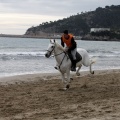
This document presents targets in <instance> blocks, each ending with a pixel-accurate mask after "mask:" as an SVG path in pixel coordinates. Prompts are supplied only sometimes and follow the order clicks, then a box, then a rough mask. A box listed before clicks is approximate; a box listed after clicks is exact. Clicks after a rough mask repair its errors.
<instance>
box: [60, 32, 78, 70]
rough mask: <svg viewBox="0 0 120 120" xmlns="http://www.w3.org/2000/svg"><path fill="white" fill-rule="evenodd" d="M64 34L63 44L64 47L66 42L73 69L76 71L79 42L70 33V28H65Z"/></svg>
mask: <svg viewBox="0 0 120 120" xmlns="http://www.w3.org/2000/svg"><path fill="white" fill-rule="evenodd" d="M63 33H64V34H63V35H62V37H61V45H62V46H63V47H64V43H65V45H66V47H65V51H66V52H68V55H69V56H70V59H71V62H72V67H71V71H76V50H77V44H76V42H75V40H74V37H73V35H71V34H68V30H65V31H64V32H63Z"/></svg>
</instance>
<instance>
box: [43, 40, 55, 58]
mask: <svg viewBox="0 0 120 120" xmlns="http://www.w3.org/2000/svg"><path fill="white" fill-rule="evenodd" d="M55 43H56V41H55V40H50V44H49V46H48V49H47V52H46V54H45V57H47V58H49V57H50V56H51V55H52V53H53V51H54V49H55Z"/></svg>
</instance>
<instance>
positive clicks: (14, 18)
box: [0, 0, 120, 34]
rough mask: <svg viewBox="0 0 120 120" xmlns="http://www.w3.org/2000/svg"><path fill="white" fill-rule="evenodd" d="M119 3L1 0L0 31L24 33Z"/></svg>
mask: <svg viewBox="0 0 120 120" xmlns="http://www.w3.org/2000/svg"><path fill="white" fill-rule="evenodd" d="M119 4H120V0H49V1H48V0H0V26H1V28H0V33H7V28H8V33H10V32H13V33H18V34H21V33H23V34H24V32H25V31H26V30H27V29H28V28H29V27H31V26H32V25H34V26H35V25H39V24H41V23H42V22H46V21H48V22H49V21H54V20H58V19H62V18H66V17H69V16H71V15H75V14H77V13H81V12H85V11H90V10H95V9H96V8H97V7H105V6H107V5H119ZM2 26H3V27H2ZM3 28H4V30H3ZM15 28H16V31H15ZM19 29H20V30H19ZM5 30H6V32H5ZM9 30H11V31H10V32H9ZM3 31H4V32H3Z"/></svg>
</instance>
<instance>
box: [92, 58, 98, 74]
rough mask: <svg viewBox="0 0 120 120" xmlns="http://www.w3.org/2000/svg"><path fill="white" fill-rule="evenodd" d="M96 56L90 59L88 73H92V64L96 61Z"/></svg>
mask: <svg viewBox="0 0 120 120" xmlns="http://www.w3.org/2000/svg"><path fill="white" fill-rule="evenodd" d="M96 61H97V58H92V59H90V73H91V74H94V71H92V64H94V63H96Z"/></svg>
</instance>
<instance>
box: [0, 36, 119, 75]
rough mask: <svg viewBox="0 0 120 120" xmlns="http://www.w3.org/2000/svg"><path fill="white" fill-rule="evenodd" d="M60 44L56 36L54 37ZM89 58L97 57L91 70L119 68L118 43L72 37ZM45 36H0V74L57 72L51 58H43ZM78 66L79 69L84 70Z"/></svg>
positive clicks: (47, 42)
mask: <svg viewBox="0 0 120 120" xmlns="http://www.w3.org/2000/svg"><path fill="white" fill-rule="evenodd" d="M57 41H58V42H59V43H60V39H57ZM76 42H77V46H78V49H79V48H84V49H86V50H87V51H88V53H89V55H90V57H95V58H97V61H96V63H95V64H93V67H92V68H93V70H105V69H120V42H108V41H82V40H76ZM48 44H49V39H35V38H9V37H0V77H5V76H14V75H22V74H34V73H53V72H58V71H57V70H55V69H54V66H55V64H56V62H55V59H54V57H50V58H45V56H44V54H45V52H46V50H47V48H48ZM88 70H89V68H88V67H84V66H83V67H82V69H81V71H88Z"/></svg>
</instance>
